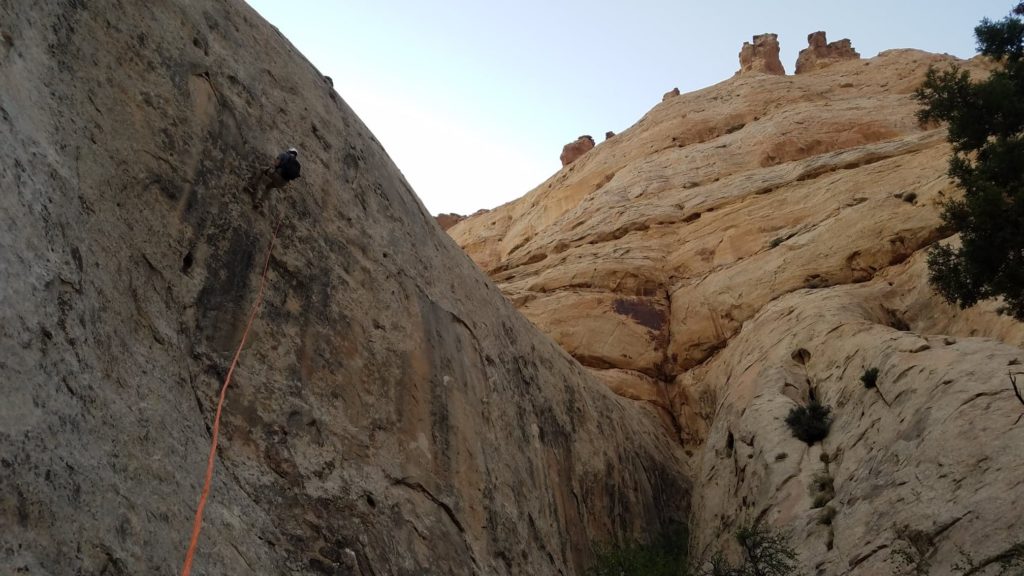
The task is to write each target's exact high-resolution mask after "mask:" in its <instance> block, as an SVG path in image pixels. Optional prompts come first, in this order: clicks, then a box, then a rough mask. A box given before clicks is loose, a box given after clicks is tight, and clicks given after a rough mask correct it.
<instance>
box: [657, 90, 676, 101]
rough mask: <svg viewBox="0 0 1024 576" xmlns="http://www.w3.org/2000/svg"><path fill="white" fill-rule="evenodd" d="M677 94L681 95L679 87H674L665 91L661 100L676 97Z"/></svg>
mask: <svg viewBox="0 0 1024 576" xmlns="http://www.w3.org/2000/svg"><path fill="white" fill-rule="evenodd" d="M676 96H679V88H673V89H671V90H669V91H668V92H665V94H664V95H663V96H662V97H661V101H662V102H664V101H665V100H668V99H669V98H675V97H676Z"/></svg>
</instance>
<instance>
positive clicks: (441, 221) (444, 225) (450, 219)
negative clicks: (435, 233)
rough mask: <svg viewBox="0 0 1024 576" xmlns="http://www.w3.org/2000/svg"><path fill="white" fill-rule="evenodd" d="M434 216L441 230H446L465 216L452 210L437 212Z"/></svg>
mask: <svg viewBox="0 0 1024 576" xmlns="http://www.w3.org/2000/svg"><path fill="white" fill-rule="evenodd" d="M434 218H435V219H436V220H437V224H438V225H439V226H441V230H447V229H449V228H451V227H452V226H455V225H456V224H458V223H459V222H461V221H463V220H465V219H466V217H465V216H463V215H461V214H456V213H454V212H452V213H451V214H438V215H437V216H434Z"/></svg>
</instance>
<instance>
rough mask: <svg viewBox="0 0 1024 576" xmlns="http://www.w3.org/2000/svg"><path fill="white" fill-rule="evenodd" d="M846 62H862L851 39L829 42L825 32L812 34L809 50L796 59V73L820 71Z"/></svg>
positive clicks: (808, 40)
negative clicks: (837, 63)
mask: <svg viewBox="0 0 1024 576" xmlns="http://www.w3.org/2000/svg"><path fill="white" fill-rule="evenodd" d="M844 60H860V54H858V53H857V51H856V50H854V49H853V45H852V44H850V39H849V38H843V39H842V40H837V41H835V42H829V41H828V40H827V39H826V38H825V33H824V32H821V31H818V32H812V33H810V34H808V35H807V48H804V49H803V50H801V51H800V55H799V56H798V57H797V59H796V73H797V74H803V73H805V72H811V71H812V70H820V69H822V68H825V67H827V66H831V65H832V64H835V63H836V62H842V61H844Z"/></svg>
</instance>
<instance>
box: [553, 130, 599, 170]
mask: <svg viewBox="0 0 1024 576" xmlns="http://www.w3.org/2000/svg"><path fill="white" fill-rule="evenodd" d="M594 146H595V144H594V138H593V137H592V136H588V135H586V134H584V135H583V136H580V137H579V138H577V139H576V140H574V141H572V142H569V143H568V144H566V145H565V146H564V147H562V154H561V155H560V156H559V157H558V159H559V160H561V161H562V166H568V165H569V164H572V163H573V162H575V161H576V160H579V158H580V156H583V155H584V154H586V153H587V152H590V151H591V150H593V149H594Z"/></svg>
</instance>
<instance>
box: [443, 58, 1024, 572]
mask: <svg viewBox="0 0 1024 576" xmlns="http://www.w3.org/2000/svg"><path fill="white" fill-rule="evenodd" d="M755 44H757V42H756V41H755ZM762 44H764V42H762ZM953 61H955V60H954V59H953V58H951V57H946V56H938V55H933V54H927V53H924V52H919V51H913V50H899V51H889V52H883V53H882V54H880V55H879V56H878V57H877V58H873V59H871V60H869V61H867V63H870V65H868V64H867V63H865V62H842V63H837V64H834V65H832V66H830V67H829V68H828V69H826V70H823V71H821V72H820V73H816V74H809V75H801V76H790V77H785V76H767V77H766V76H760V75H758V76H748V75H739V76H736V77H734V78H732V79H730V80H727V81H726V82H723V83H721V84H719V85H716V86H711V87H709V88H706V89H703V90H700V91H698V92H694V93H690V94H683V95H681V96H679V97H677V98H672V99H670V100H668V101H667V102H664V103H661V104H659V105H658V106H655V107H654V108H653V109H652V110H651V111H650V112H649V113H648V114H647V115H646V116H644V117H643V118H642V119H641V120H640V121H639V122H638V123H637V124H635V125H634V126H632V127H631V128H629V129H627V130H625V131H623V132H621V133H619V134H618V135H617V136H616V137H615V138H614V139H612V140H610V141H608V142H606V143H605V144H604V145H602V146H601V147H600V148H599V149H597V150H594V151H593V152H591V153H590V155H588V157H587V161H586V163H585V164H581V165H580V166H578V167H577V168H576V169H575V170H561V171H560V172H558V173H556V174H555V175H554V176H552V177H551V178H550V179H549V180H548V181H546V182H544V183H543V184H541V185H540V186H539V187H537V188H536V189H534V190H532V191H530V192H529V193H528V194H527V195H526V196H524V197H523V198H521V199H519V200H517V201H515V202H512V203H509V204H507V205H505V206H502V207H501V208H498V209H496V210H493V211H491V212H490V213H488V214H486V215H483V216H481V217H479V218H470V219H468V220H466V221H463V222H460V223H459V224H458V225H456V226H455V227H453V228H452V229H451V230H450V231H449V232H450V234H451V235H452V237H453V238H455V239H456V241H458V243H459V244H460V245H462V246H463V247H464V249H465V250H466V251H467V252H468V253H469V254H470V256H472V258H473V259H474V260H475V261H476V262H477V263H478V264H479V265H480V266H481V267H482V268H483V269H484V270H486V271H488V272H489V274H490V275H491V276H492V277H493V278H494V279H495V280H496V281H497V282H498V284H499V286H500V288H501V289H502V291H503V292H505V294H506V295H507V296H508V297H509V299H510V300H511V301H512V302H513V303H515V304H516V306H518V307H519V309H520V310H521V311H522V312H523V313H524V314H525V315H526V316H527V317H528V318H530V319H531V320H532V321H533V322H534V323H535V324H536V325H537V326H539V327H540V328H541V329H543V330H544V331H545V332H547V333H548V334H550V335H551V336H552V337H553V338H554V339H555V340H556V341H558V342H559V343H560V344H561V345H562V346H563V347H564V348H565V349H566V350H567V351H568V352H569V353H570V354H572V355H573V356H574V357H576V358H577V359H578V360H580V361H581V362H582V363H583V364H584V365H586V366H587V367H588V368H589V369H590V370H591V371H593V372H594V373H595V374H598V375H599V376H600V377H601V379H602V381H604V382H605V383H606V385H608V386H609V388H610V389H612V390H614V391H615V392H616V393H618V394H620V395H622V396H624V397H627V398H630V399H634V400H636V401H638V402H645V403H648V404H650V405H652V406H654V407H655V408H656V409H657V410H658V411H659V413H660V414H662V415H663V416H664V417H666V418H668V419H671V420H674V422H675V424H674V425H675V426H676V429H677V431H678V434H679V439H680V440H681V441H682V442H683V445H684V446H685V447H686V449H687V450H689V451H690V452H691V453H692V454H693V455H694V466H695V471H694V490H695V492H694V502H695V503H696V504H695V511H694V516H693V524H692V526H691V534H693V537H694V542H693V546H694V550H695V551H696V553H697V554H698V555H699V554H700V553H701V552H710V551H711V550H714V549H715V548H718V547H724V548H725V549H726V550H727V551H732V552H735V550H732V549H731V548H730V546H731V545H732V542H731V536H730V533H731V532H732V531H733V530H735V528H736V527H737V526H738V525H740V524H742V523H750V522H752V521H754V520H755V519H759V518H763V519H766V520H767V521H768V522H770V523H771V524H773V525H775V526H777V527H780V528H782V529H784V530H786V531H788V532H789V533H791V534H792V535H793V536H794V541H795V542H796V543H797V545H798V551H799V553H800V562H801V563H802V564H803V568H804V571H805V573H809V574H827V575H832V574H835V575H839V574H861V575H873V574H891V573H894V567H893V560H894V555H893V553H894V551H898V550H901V549H906V548H907V547H908V546H909V547H911V549H912V550H917V549H918V548H914V547H915V546H917V547H919V549H920V553H922V554H924V555H925V556H926V560H928V561H929V562H931V565H932V566H933V567H934V569H935V570H936V572H934V573H950V572H951V566H952V564H953V562H955V561H956V560H957V559H958V552H957V550H958V547H963V548H964V549H965V550H967V551H969V552H970V553H971V554H972V555H973V556H974V557H975V558H990V557H993V556H994V555H997V554H999V553H1000V552H1003V551H1005V550H1007V549H1008V548H1009V547H1010V546H1012V545H1013V544H1015V543H1017V542H1019V541H1021V540H1022V539H1024V519H1022V518H1021V516H1020V515H1019V514H1018V513H1016V510H1017V509H1018V503H1019V501H1021V499H1024V484H1021V483H1020V481H1019V474H1018V473H1017V472H1014V471H1015V470H1019V469H1021V467H1022V466H1024V451H1022V450H1020V445H1021V442H1022V441H1024V436H1022V435H1024V428H1021V426H1020V424H1019V420H1020V419H1021V414H1022V413H1024V406H1022V405H1021V403H1020V402H1019V401H1018V400H1017V398H1016V396H1015V395H1014V391H1013V389H1012V387H1011V385H1010V381H1009V378H1008V375H1007V372H1008V371H1010V372H1022V371H1024V370H1021V369H1020V365H1021V364H1020V363H1022V362H1024V350H1022V348H1021V347H1022V345H1024V325H1022V324H1021V323H1019V322H1016V321H1013V320H1012V319H1009V318H1006V317H1002V316H999V315H998V314H997V313H996V309H997V307H998V305H997V303H985V304H983V305H981V306H979V307H977V308H974V309H971V310H967V311H961V310H958V309H956V308H954V307H951V306H949V305H947V304H945V303H944V302H942V301H941V299H940V298H939V297H937V296H936V295H935V294H934V293H933V292H932V291H931V289H930V288H929V287H928V284H927V266H926V250H927V248H928V247H929V246H931V245H932V244H934V243H935V242H938V241H944V242H952V241H956V239H955V238H950V239H943V238H942V233H941V231H940V229H939V223H940V218H939V213H940V206H941V203H942V201H943V200H944V199H945V198H949V197H950V196H952V195H954V194H956V193H957V191H956V189H955V188H954V186H953V185H952V183H951V182H950V181H949V180H948V178H947V177H946V175H945V172H946V167H947V158H948V154H949V148H948V145H947V144H946V142H945V132H944V129H941V128H935V127H922V126H920V125H919V124H918V122H917V121H916V119H915V118H914V112H915V110H916V105H915V102H914V101H913V100H912V99H911V98H910V94H911V93H912V92H913V90H914V88H915V87H916V86H918V85H919V84H920V82H921V81H922V79H923V77H924V74H925V71H926V70H927V69H928V67H929V66H930V65H936V66H939V67H943V66H945V65H947V64H949V63H951V62H953ZM958 64H959V65H961V66H963V67H964V68H965V69H968V70H970V71H971V72H972V74H974V75H976V76H979V75H984V74H985V73H986V69H985V66H986V64H985V63H984V62H983V61H981V60H971V61H961V62H958ZM905 192H914V193H916V195H917V201H916V203H908V202H905V201H903V200H901V199H900V196H902V195H903V193H905ZM868 368H878V369H879V377H878V382H877V387H876V388H873V389H867V388H865V387H864V385H863V384H862V383H861V382H860V377H861V375H862V374H863V373H864V371H865V370H866V369H868ZM1017 378H1018V380H1020V379H1021V378H1024V376H1021V377H1017ZM812 397H813V398H816V399H819V400H820V401H822V402H824V403H826V404H829V405H830V406H832V409H833V414H834V423H833V424H832V428H831V432H830V434H829V435H828V437H827V438H826V439H825V440H824V442H821V443H816V444H815V445H813V446H807V445H806V444H804V443H803V442H801V441H799V440H797V439H796V438H794V437H793V435H792V434H791V433H790V431H789V429H788V428H787V426H786V424H785V422H784V419H785V417H786V415H787V414H788V412H789V410H790V409H792V408H794V407H796V406H799V405H803V404H806V403H807V402H809V400H810V399H811V398H812ZM826 460H827V462H826ZM816 476H817V477H819V478H827V479H828V482H827V484H828V485H830V486H831V491H832V493H831V494H826V493H823V492H821V491H820V490H819V491H816V490H817V489H816V488H815V486H820V485H821V484H822V483H821V482H819V481H818V478H816ZM815 506H817V507H815ZM915 553H916V552H915Z"/></svg>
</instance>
